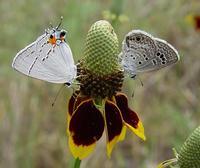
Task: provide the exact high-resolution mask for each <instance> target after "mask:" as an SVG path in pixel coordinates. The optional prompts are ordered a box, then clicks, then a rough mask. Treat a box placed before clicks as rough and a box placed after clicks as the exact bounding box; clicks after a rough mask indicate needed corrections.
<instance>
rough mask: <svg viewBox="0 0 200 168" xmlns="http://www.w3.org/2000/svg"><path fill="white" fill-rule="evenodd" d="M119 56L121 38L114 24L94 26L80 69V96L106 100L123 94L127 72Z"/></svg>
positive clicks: (78, 73) (102, 21)
mask: <svg viewBox="0 0 200 168" xmlns="http://www.w3.org/2000/svg"><path fill="white" fill-rule="evenodd" d="M118 54H119V52H118V39H117V35H116V34H115V32H114V30H113V27H112V26H111V24H110V23H109V22H107V21H105V20H100V21H97V22H96V23H94V24H93V25H92V26H91V28H90V29H89V31H88V34H87V38H86V46H85V50H84V57H83V59H82V60H80V61H79V64H78V66H77V75H78V78H77V80H78V81H79V83H80V91H81V94H83V95H86V96H89V97H92V98H94V99H96V98H98V99H99V98H100V99H104V98H105V97H112V96H113V95H115V94H116V92H118V91H121V87H122V82H123V79H124V72H123V70H122V68H121V66H120V64H119V60H118Z"/></svg>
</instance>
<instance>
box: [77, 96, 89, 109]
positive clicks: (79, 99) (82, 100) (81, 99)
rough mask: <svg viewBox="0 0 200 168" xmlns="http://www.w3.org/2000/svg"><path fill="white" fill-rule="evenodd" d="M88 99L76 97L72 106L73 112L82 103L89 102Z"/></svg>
mask: <svg viewBox="0 0 200 168" xmlns="http://www.w3.org/2000/svg"><path fill="white" fill-rule="evenodd" d="M89 99H90V98H89V97H88V96H82V95H78V96H77V98H76V101H75V104H74V110H76V109H77V107H78V106H79V105H80V104H81V103H82V102H84V101H86V100H89Z"/></svg>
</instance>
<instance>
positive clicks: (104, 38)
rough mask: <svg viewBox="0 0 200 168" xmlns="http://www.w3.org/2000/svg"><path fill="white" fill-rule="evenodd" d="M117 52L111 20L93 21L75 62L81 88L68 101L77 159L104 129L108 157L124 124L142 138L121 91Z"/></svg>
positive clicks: (90, 148) (71, 145)
mask: <svg viewBox="0 0 200 168" xmlns="http://www.w3.org/2000/svg"><path fill="white" fill-rule="evenodd" d="M118 54H119V53H118V39H117V36H116V34H115V32H114V30H113V28H112V26H111V25H110V23H109V22H107V21H104V20H101V21H97V22H96V23H94V24H93V25H92V26H91V28H90V30H89V32H88V34H87V38H86V45H85V49H84V53H83V55H84V57H83V59H82V60H80V62H79V63H78V66H77V71H78V72H77V76H78V78H77V80H78V82H79V83H80V88H79V89H78V90H76V91H75V92H74V94H73V95H72V97H71V98H70V100H69V105H68V128H67V134H68V136H69V140H68V142H69V148H70V151H71V153H72V154H73V156H74V157H75V158H78V159H80V160H82V159H84V158H85V157H87V156H88V155H89V154H91V153H92V151H93V150H94V148H95V146H96V143H97V141H98V140H99V139H100V138H101V137H102V134H103V132H105V134H106V137H107V145H106V148H107V155H108V156H109V157H110V155H111V153H112V150H113V147H114V146H115V144H116V143H117V142H119V141H121V140H123V139H124V137H125V134H126V129H127V128H129V129H130V130H131V131H133V132H134V133H135V134H136V135H137V136H138V137H140V138H141V139H143V140H145V135H144V128H143V125H142V122H141V120H140V118H139V117H138V115H137V113H136V112H134V111H133V110H131V109H130V108H129V106H128V99H127V96H126V95H125V94H124V93H122V92H121V88H122V83H123V80H124V72H123V68H122V67H121V65H120V64H119V60H118V59H119V58H118Z"/></svg>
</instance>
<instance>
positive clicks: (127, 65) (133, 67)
mask: <svg viewBox="0 0 200 168" xmlns="http://www.w3.org/2000/svg"><path fill="white" fill-rule="evenodd" d="M122 45H123V46H122V53H121V61H122V65H123V67H124V70H125V71H126V72H128V73H129V74H131V75H136V74H137V72H138V69H139V68H141V67H143V66H144V65H146V64H147V63H148V62H149V60H151V59H152V58H153V56H154V53H155V52H156V44H155V41H154V40H153V37H152V36H151V35H150V34H148V33H146V32H144V31H141V30H133V31H131V32H129V33H128V34H127V35H126V37H125V39H124V41H123V44H122Z"/></svg>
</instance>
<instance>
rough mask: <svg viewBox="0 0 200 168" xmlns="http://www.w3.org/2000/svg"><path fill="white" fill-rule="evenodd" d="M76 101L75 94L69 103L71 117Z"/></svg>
mask: <svg viewBox="0 0 200 168" xmlns="http://www.w3.org/2000/svg"><path fill="white" fill-rule="evenodd" d="M75 100H76V96H75V95H74V94H73V95H72V96H71V98H70V99H69V103H68V114H69V116H72V113H73V112H74V103H75Z"/></svg>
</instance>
